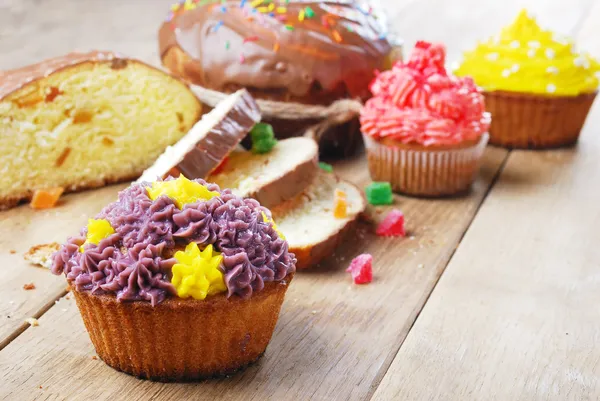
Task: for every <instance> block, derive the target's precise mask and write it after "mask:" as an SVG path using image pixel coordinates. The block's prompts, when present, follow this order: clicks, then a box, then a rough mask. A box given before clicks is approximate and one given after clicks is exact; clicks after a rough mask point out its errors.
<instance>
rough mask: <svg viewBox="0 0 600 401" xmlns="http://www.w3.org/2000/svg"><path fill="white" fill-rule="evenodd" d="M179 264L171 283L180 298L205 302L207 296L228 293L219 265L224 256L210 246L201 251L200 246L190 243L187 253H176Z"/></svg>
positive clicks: (186, 248) (174, 268) (186, 249)
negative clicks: (190, 298) (191, 298)
mask: <svg viewBox="0 0 600 401" xmlns="http://www.w3.org/2000/svg"><path fill="white" fill-rule="evenodd" d="M175 259H176V260H177V262H179V263H176V264H175V265H174V266H173V269H172V273H173V278H172V279H171V283H172V284H173V286H175V289H176V290H177V295H178V296H179V297H180V298H189V297H193V298H194V299H198V300H203V299H205V298H206V296H207V295H213V294H218V293H220V292H223V291H226V290H227V286H226V285H225V280H224V279H223V273H222V272H221V270H219V265H220V264H221V261H222V260H223V256H221V254H220V253H219V252H216V251H213V246H212V245H208V246H207V247H206V248H204V250H203V251H200V249H199V248H198V244H196V243H195V242H191V243H189V244H188V245H187V246H186V247H185V251H178V252H176V253H175Z"/></svg>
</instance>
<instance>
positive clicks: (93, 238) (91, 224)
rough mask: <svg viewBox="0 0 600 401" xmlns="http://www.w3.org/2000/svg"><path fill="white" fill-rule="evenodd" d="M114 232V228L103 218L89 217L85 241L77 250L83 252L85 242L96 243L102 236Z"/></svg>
mask: <svg viewBox="0 0 600 401" xmlns="http://www.w3.org/2000/svg"><path fill="white" fill-rule="evenodd" d="M114 233H115V230H114V228H112V226H111V225H110V223H109V221H108V220H105V219H98V220H95V219H89V220H88V225H87V234H86V239H85V242H84V243H83V244H82V245H81V246H80V247H79V252H83V247H84V245H86V244H94V245H98V244H99V243H100V241H102V240H103V239H104V238H107V237H108V236H110V235H112V234H114Z"/></svg>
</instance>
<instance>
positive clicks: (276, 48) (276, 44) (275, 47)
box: [273, 42, 279, 53]
mask: <svg viewBox="0 0 600 401" xmlns="http://www.w3.org/2000/svg"><path fill="white" fill-rule="evenodd" d="M273 51H274V52H275V53H277V52H278V51H279V42H275V43H274V44H273Z"/></svg>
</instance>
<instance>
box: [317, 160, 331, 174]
mask: <svg viewBox="0 0 600 401" xmlns="http://www.w3.org/2000/svg"><path fill="white" fill-rule="evenodd" d="M319 167H320V168H321V170H323V171H327V172H328V173H333V166H332V165H331V164H327V163H325V162H319Z"/></svg>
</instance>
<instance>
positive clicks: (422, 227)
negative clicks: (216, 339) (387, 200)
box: [0, 0, 600, 400]
mask: <svg viewBox="0 0 600 401" xmlns="http://www.w3.org/2000/svg"><path fill="white" fill-rule="evenodd" d="M385 3H387V6H388V8H389V10H390V19H391V21H392V23H393V27H394V29H395V30H396V31H397V32H398V33H399V34H400V35H401V36H402V37H404V38H405V39H406V40H407V45H408V47H410V46H412V44H413V43H414V41H415V40H417V39H421V38H422V39H426V40H433V41H443V42H445V43H446V44H447V46H448V53H449V59H450V60H453V59H456V58H457V56H458V55H459V54H460V51H461V50H462V49H464V48H465V47H468V46H472V45H474V43H475V41H476V40H477V39H481V38H484V37H486V36H488V35H490V34H493V33H495V32H497V30H498V29H499V28H500V27H501V26H502V25H503V24H505V23H507V22H508V21H510V20H511V18H513V16H515V15H516V13H517V12H518V10H519V8H520V7H521V6H527V7H528V8H530V9H531V10H532V11H535V13H536V14H537V15H538V16H539V18H540V20H541V21H542V22H543V23H544V24H546V25H548V26H551V27H553V28H554V29H556V30H558V31H560V32H563V33H567V34H570V35H572V36H574V37H576V38H577V40H578V41H579V44H580V45H581V46H582V47H585V48H587V49H588V50H589V51H591V52H592V53H594V54H596V55H600V29H599V28H598V24H597V21H599V20H600V4H594V1H593V0H573V1H569V2H567V1H566V0H563V1H561V0H528V1H517V0H505V1H502V2H500V1H497V0H487V1H483V0H454V1H447V0H388V1H387V2H385ZM167 8H168V1H162V0H161V1H158V0H157V1H149V0H93V1H92V0H89V1H68V0H45V1H43V2H41V1H35V0H4V1H2V2H0V54H2V56H1V57H0V68H12V67H17V66H20V65H24V64H28V63H31V62H35V61H37V60H40V59H42V58H45V57H50V56H55V55H59V54H62V53H66V52H68V51H72V50H75V49H77V50H86V49H90V48H100V49H111V50H116V51H121V52H123V53H126V54H128V55H131V56H135V57H139V58H141V59H144V60H147V61H149V62H151V63H153V64H156V63H157V60H158V58H157V54H156V48H157V44H156V29H157V27H158V25H159V24H160V22H161V21H162V18H163V17H164V15H165V12H166V10H167ZM597 106H598V105H597ZM599 129H600V110H599V108H598V107H595V108H594V110H592V113H591V115H590V117H589V119H588V122H587V125H586V127H585V129H584V132H583V135H582V138H581V141H580V143H579V145H578V146H577V147H576V148H573V149H567V150H558V151H552V152H526V151H512V152H508V151H506V150H502V149H498V148H488V150H487V151H486V154H485V160H484V163H483V168H482V172H481V176H480V178H479V180H478V181H477V183H476V185H475V187H474V190H473V192H472V193H471V194H470V195H469V196H467V197H464V198H459V199H446V200H421V199H414V198H407V197H400V196H398V197H396V200H395V207H399V208H401V209H402V210H403V211H404V212H405V214H406V218H407V224H408V229H409V231H410V234H409V235H410V237H407V238H406V239H402V240H398V239H383V238H377V237H375V236H374V235H373V234H372V233H371V228H370V227H369V226H368V225H367V224H366V223H365V224H363V225H362V226H361V227H360V229H359V231H358V232H357V234H356V238H351V239H349V241H348V244H350V245H348V246H345V247H342V249H340V250H339V252H338V253H337V254H336V255H335V256H334V257H332V258H330V259H329V260H328V261H327V262H326V263H325V264H324V265H323V266H322V267H321V268H319V269H317V270H315V271H309V272H306V273H304V272H303V273H301V274H298V275H297V278H296V279H295V280H294V283H293V285H292V286H291V288H290V290H289V292H288V295H287V298H286V301H285V304H284V307H283V310H282V313H281V317H280V320H279V323H278V325H277V329H276V332H275V334H274V338H273V340H272V342H271V344H270V346H269V348H268V350H267V353H266V355H265V356H264V358H263V359H262V360H261V361H260V362H259V363H258V364H256V365H253V366H251V367H250V368H248V369H246V370H245V371H244V372H242V373H240V374H237V375H235V376H233V377H230V378H224V379H220V380H211V381H206V382H202V383H199V384H160V383H152V382H148V381H142V380H138V379H135V378H133V377H130V376H128V375H125V374H122V373H118V372H116V371H114V370H112V369H111V368H109V367H107V366H106V365H105V364H104V363H103V362H102V361H100V360H98V359H96V358H95V354H94V348H93V347H92V344H91V343H90V340H89V338H88V335H87V333H86V332H85V329H84V327H83V324H82V321H81V318H80V316H79V313H78V311H77V308H76V306H75V304H74V301H73V300H72V299H71V298H70V296H69V295H68V294H67V293H66V290H65V280H64V278H63V277H55V276H52V275H51V274H50V273H49V272H48V271H45V270H43V269H40V268H36V267H32V266H31V265H29V264H27V263H26V262H25V261H24V260H23V258H22V254H23V253H24V252H26V251H27V250H28V248H29V247H30V246H31V245H34V244H39V243H46V242H50V241H63V240H64V239H65V237H66V236H67V235H68V234H70V233H73V232H75V231H76V230H78V229H79V227H80V226H82V225H83V224H84V223H85V221H86V219H87V217H88V216H91V215H93V214H95V213H96V212H97V211H98V210H99V209H100V208H101V207H102V206H103V205H104V204H105V203H107V202H109V201H111V200H113V199H114V197H115V194H116V192H117V191H118V190H119V189H121V188H123V185H118V186H113V187H108V188H104V189H101V190H97V191H90V192H84V193H81V194H75V195H68V196H67V197H65V202H64V204H63V205H62V206H60V207H58V208H56V209H52V210H50V211H42V212H33V211H32V210H30V209H29V208H28V207H27V206H23V207H20V208H17V209H13V210H10V211H8V212H3V213H0V260H1V262H2V263H1V267H0V398H3V399H7V400H30V399H53V400H54V399H93V400H109V399H110V400H117V399H123V400H138V399H139V400H148V399H161V400H162V399H165V400H168V399H240V400H242V399H244V400H251V399H252V400H267V399H274V400H284V399H285V400H305V399H311V398H312V399H323V400H324V399H327V400H329V399H340V400H346V399H352V400H362V399H372V400H390V399H398V400H434V399H435V400H564V399H572V400H584V399H590V400H591V399H599V398H600V348H596V347H595V345H596V341H598V340H600V308H599V307H598V304H597V302H600V247H598V240H600V234H599V229H598V227H600V159H599V157H598V155H599V154H600V136H599V134H598V130H599ZM1 157H2V156H1V150H0V161H1ZM336 169H337V170H338V171H339V172H341V174H342V175H344V176H346V177H347V178H349V179H351V180H353V181H355V182H356V183H357V184H359V185H364V184H366V183H367V182H368V173H367V171H366V167H365V163H364V159H363V158H357V159H355V160H348V161H346V162H344V163H339V164H338V165H337V166H336ZM362 252H370V253H372V254H373V255H374V258H375V266H374V269H375V280H374V282H373V283H372V284H370V285H368V286H360V287H359V286H353V285H351V282H350V278H349V276H348V274H347V273H345V272H344V269H343V268H344V267H345V266H346V264H347V263H348V261H349V260H350V258H352V257H354V256H355V255H357V254H358V253H362ZM31 282H32V283H34V284H35V286H36V289H35V290H32V291H25V290H24V289H23V285H24V284H26V283H31ZM28 317H36V318H38V319H39V326H37V327H30V326H29V325H28V324H27V323H25V319H26V318H28ZM149 341H151V339H150V338H149Z"/></svg>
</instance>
